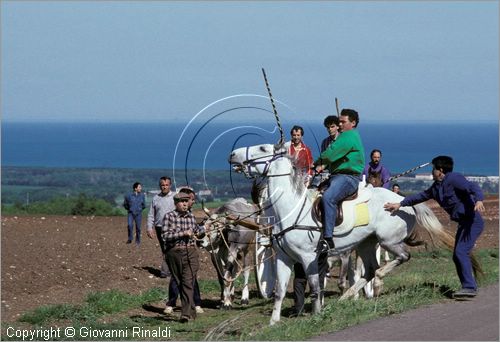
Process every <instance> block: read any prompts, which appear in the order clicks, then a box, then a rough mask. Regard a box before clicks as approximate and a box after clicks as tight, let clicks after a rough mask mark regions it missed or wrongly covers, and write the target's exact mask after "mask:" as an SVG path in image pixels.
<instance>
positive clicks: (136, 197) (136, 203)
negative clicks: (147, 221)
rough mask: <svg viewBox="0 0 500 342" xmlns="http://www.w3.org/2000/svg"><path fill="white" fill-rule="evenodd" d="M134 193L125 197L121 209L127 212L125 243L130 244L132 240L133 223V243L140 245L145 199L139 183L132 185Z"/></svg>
mask: <svg viewBox="0 0 500 342" xmlns="http://www.w3.org/2000/svg"><path fill="white" fill-rule="evenodd" d="M133 189H134V192H132V193H130V194H128V195H126V196H125V199H124V201H123V207H124V208H125V209H126V210H127V212H128V217H127V227H128V240H127V243H132V240H133V239H134V222H135V243H136V245H139V244H140V243H141V221H142V211H143V210H144V208H146V197H145V196H144V194H143V193H141V191H142V185H141V183H138V182H136V183H134V186H133Z"/></svg>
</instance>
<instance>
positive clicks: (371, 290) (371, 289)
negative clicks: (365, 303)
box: [363, 243, 382, 298]
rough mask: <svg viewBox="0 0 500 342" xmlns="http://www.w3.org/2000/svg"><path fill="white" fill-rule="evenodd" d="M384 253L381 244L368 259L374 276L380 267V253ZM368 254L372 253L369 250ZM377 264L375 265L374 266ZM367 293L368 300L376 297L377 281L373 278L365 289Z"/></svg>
mask: <svg viewBox="0 0 500 342" xmlns="http://www.w3.org/2000/svg"><path fill="white" fill-rule="evenodd" d="M381 251H382V247H380V244H378V243H377V247H376V249H375V250H374V251H373V252H372V253H373V254H372V255H370V256H369V257H368V259H367V260H369V261H370V266H369V269H370V272H373V275H375V270H376V269H378V268H379V267H380V253H381ZM366 252H367V253H370V251H369V250H367V251H366ZM373 262H375V264H373ZM363 289H364V292H365V297H366V298H373V297H374V296H375V279H374V278H372V280H370V281H369V282H368V284H366V285H365V287H364V288H363Z"/></svg>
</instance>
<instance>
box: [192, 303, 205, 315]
mask: <svg viewBox="0 0 500 342" xmlns="http://www.w3.org/2000/svg"><path fill="white" fill-rule="evenodd" d="M194 310H195V311H196V313H197V314H199V313H205V310H203V309H202V308H201V306H199V305H197V306H195V307H194Z"/></svg>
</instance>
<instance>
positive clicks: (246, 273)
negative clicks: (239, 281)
mask: <svg viewBox="0 0 500 342" xmlns="http://www.w3.org/2000/svg"><path fill="white" fill-rule="evenodd" d="M249 252H250V251H249V250H247V251H246V253H245V256H244V257H243V267H244V269H243V290H242V291H241V305H248V299H249V298H250V293H249V291H248V279H249V278H250V265H251V263H252V253H249Z"/></svg>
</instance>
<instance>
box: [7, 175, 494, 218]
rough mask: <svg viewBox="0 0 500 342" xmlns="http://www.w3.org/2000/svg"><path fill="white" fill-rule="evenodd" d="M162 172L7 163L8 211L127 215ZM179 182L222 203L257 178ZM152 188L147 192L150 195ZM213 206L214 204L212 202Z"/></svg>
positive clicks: (405, 186)
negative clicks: (128, 204)
mask: <svg viewBox="0 0 500 342" xmlns="http://www.w3.org/2000/svg"><path fill="white" fill-rule="evenodd" d="M162 176H169V177H173V172H172V170H161V169H111V168H110V169H106V168H100V169H97V168H43V167H38V168H37V167H9V166H6V167H2V213H3V214H23V213H26V214H45V215H49V214H53V215H96V216H114V215H125V214H126V212H125V210H124V209H123V208H122V203H123V197H124V196H125V194H127V193H129V192H131V191H132V185H133V183H134V182H140V183H142V185H143V191H144V192H148V191H157V190H159V187H158V180H159V179H160V177H162ZM398 183H399V185H400V186H401V191H402V192H403V193H404V194H407V195H408V194H411V193H414V192H418V191H421V190H423V189H426V188H427V187H428V186H429V185H430V184H431V183H432V181H423V180H416V179H414V178H413V179H410V180H403V179H398ZM175 185H177V186H178V187H179V186H183V185H190V186H191V187H193V188H194V190H195V191H196V192H199V191H200V190H207V189H209V190H211V194H212V195H211V197H210V200H213V201H215V202H217V203H220V202H224V201H227V200H229V199H232V198H235V197H245V198H248V199H249V198H250V189H251V186H252V181H251V180H247V179H245V177H244V176H243V175H241V174H235V173H232V174H230V171H229V170H205V171H203V170H176V171H175ZM480 185H481V187H482V189H483V191H484V192H485V194H498V183H482V184H480ZM152 197H153V194H152V193H149V194H147V199H148V200H151V198H152ZM208 206H210V205H208Z"/></svg>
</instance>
